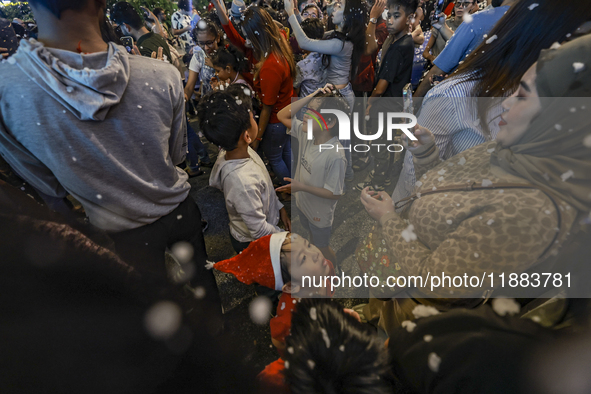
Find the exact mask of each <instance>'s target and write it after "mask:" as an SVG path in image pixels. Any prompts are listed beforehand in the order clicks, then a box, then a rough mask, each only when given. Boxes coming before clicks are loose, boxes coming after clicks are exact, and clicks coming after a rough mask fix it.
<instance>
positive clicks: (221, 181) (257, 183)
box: [209, 148, 283, 242]
mask: <svg viewBox="0 0 591 394" xmlns="http://www.w3.org/2000/svg"><path fill="white" fill-rule="evenodd" d="M248 154H249V155H250V158H249V159H237V160H226V151H225V150H221V151H220V153H219V155H218V159H217V160H216V162H215V165H214V166H213V168H212V170H211V175H210V176H209V185H210V186H213V187H215V188H218V189H220V190H221V191H223V192H224V198H225V199H226V209H227V210H228V216H229V218H230V233H231V234H232V236H233V237H234V239H236V240H237V241H240V242H252V241H254V240H257V239H259V238H261V237H264V236H265V235H269V234H274V233H279V232H282V231H283V230H281V229H280V228H279V227H277V224H278V223H279V210H280V209H281V208H283V204H281V203H280V202H279V199H278V198H277V194H276V193H275V188H274V187H273V181H271V177H270V176H269V173H268V172H267V168H266V167H265V163H263V161H262V160H261V158H260V156H259V155H258V154H257V153H256V152H255V151H254V150H252V149H251V148H248Z"/></svg>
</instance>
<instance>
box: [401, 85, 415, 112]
mask: <svg viewBox="0 0 591 394" xmlns="http://www.w3.org/2000/svg"><path fill="white" fill-rule="evenodd" d="M402 99H403V101H404V102H403V111H404V112H406V113H408V114H414V107H413V104H412V84H410V83H407V84H406V86H405V87H404V88H403V89H402Z"/></svg>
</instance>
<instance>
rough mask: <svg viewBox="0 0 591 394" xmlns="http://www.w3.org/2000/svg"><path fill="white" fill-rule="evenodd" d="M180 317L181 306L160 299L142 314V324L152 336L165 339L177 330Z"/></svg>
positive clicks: (181, 315)
mask: <svg viewBox="0 0 591 394" xmlns="http://www.w3.org/2000/svg"><path fill="white" fill-rule="evenodd" d="M182 317H183V314H182V311H181V308H180V307H179V306H178V305H177V304H175V303H174V302H171V301H162V302H159V303H157V304H155V305H153V306H152V307H151V308H150V309H148V311H147V312H146V314H145V316H144V324H145V327H146V330H147V331H148V333H149V334H150V335H151V336H152V337H154V338H159V339H166V338H169V337H171V336H172V335H173V334H174V333H175V332H177V330H178V329H179V327H180V325H181V321H182Z"/></svg>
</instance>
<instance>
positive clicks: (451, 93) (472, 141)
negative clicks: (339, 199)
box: [392, 75, 503, 201]
mask: <svg viewBox="0 0 591 394" xmlns="http://www.w3.org/2000/svg"><path fill="white" fill-rule="evenodd" d="M467 79H468V76H467V75H464V76H458V77H454V78H450V79H447V80H445V81H443V82H441V83H440V84H438V85H437V86H435V87H434V88H433V89H431V90H430V91H429V93H428V94H427V95H426V96H425V99H424V100H423V104H422V106H421V109H420V110H419V114H418V116H417V118H418V124H419V125H421V126H422V127H424V128H426V129H428V130H430V131H431V132H432V133H433V136H434V137H435V144H436V145H437V147H438V148H439V157H441V160H447V159H449V158H450V157H452V156H455V155H457V154H458V153H460V152H463V151H465V150H466V149H469V148H472V147H473V146H476V145H480V144H482V143H483V142H486V141H490V140H493V139H495V138H496V136H497V133H498V132H499V126H498V117H499V116H500V115H501V114H502V113H503V109H502V107H501V101H496V104H494V105H493V106H492V107H491V109H490V111H489V113H488V127H489V129H490V132H491V135H490V136H488V135H486V134H485V132H484V131H483V130H482V127H481V125H480V118H479V115H478V109H477V104H478V100H489V101H491V103H492V100H494V99H491V98H475V97H470V96H471V95H472V89H473V88H474V85H475V84H476V81H468V80H467ZM415 183H416V179H415V169H414V163H413V156H412V153H410V151H408V150H407V151H406V154H405V156H404V166H403V168H402V173H401V174H400V178H399V179H398V183H397V184H396V188H395V189H394V193H393V194H392V200H394V201H400V200H402V199H403V198H405V197H408V196H410V195H412V194H413V192H414V189H415Z"/></svg>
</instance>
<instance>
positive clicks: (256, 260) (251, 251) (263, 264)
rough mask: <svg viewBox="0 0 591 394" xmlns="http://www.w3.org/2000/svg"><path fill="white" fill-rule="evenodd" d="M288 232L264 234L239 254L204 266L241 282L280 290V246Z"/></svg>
mask: <svg viewBox="0 0 591 394" xmlns="http://www.w3.org/2000/svg"><path fill="white" fill-rule="evenodd" d="M287 234H289V233H288V232H281V233H275V234H271V235H266V236H264V237H262V238H259V239H257V240H256V241H253V242H251V243H250V245H248V247H247V248H246V249H244V250H243V251H242V252H240V254H238V255H236V256H234V257H232V258H230V259H227V260H222V261H219V262H217V263H212V262H208V263H207V264H206V267H207V268H209V269H211V268H215V269H216V270H218V271H222V272H226V273H228V274H232V275H234V276H235V277H236V279H238V280H239V281H240V282H242V283H246V284H247V285H250V284H252V283H258V284H259V285H261V286H265V287H268V288H270V289H275V290H277V291H282V289H283V285H284V283H283V278H282V277H281V247H282V246H283V242H284V241H285V238H286V237H287Z"/></svg>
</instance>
